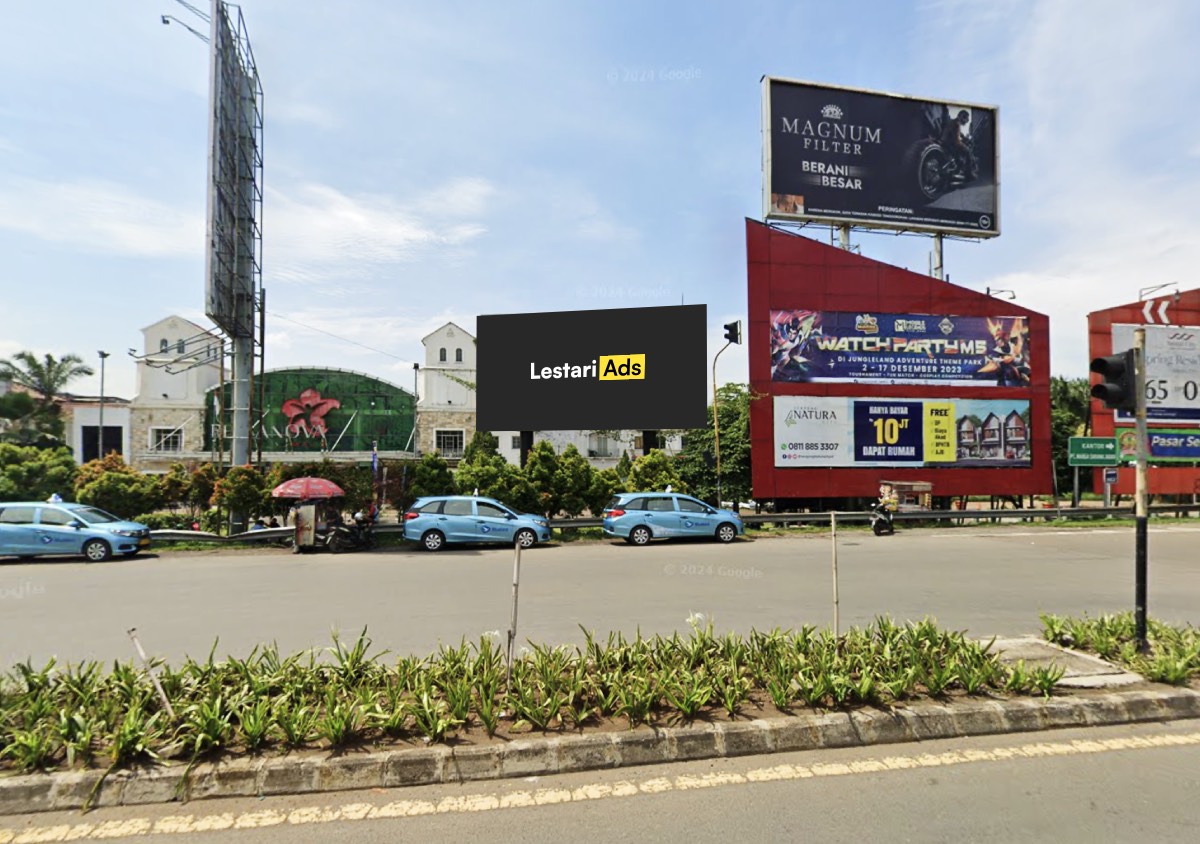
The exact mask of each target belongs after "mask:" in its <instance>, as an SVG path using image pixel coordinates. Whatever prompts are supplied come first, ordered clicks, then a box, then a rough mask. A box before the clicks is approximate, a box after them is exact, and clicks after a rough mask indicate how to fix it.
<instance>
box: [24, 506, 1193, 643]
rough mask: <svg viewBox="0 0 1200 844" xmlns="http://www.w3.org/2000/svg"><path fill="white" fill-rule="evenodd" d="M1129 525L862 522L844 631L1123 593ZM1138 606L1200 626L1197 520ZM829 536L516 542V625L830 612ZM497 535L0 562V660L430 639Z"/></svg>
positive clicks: (790, 622) (493, 570) (1078, 603)
mask: <svg viewBox="0 0 1200 844" xmlns="http://www.w3.org/2000/svg"><path fill="white" fill-rule="evenodd" d="M1133 543H1134V537H1133V530H1132V528H1118V529H1106V530H1091V529H1086V530H1081V529H1072V530H1065V529H1054V528H1052V527H1045V528H1043V527H1033V526H1006V527H996V528H980V529H975V528H958V529H941V530H938V529H922V530H916V529H914V530H904V529H901V530H900V531H899V532H898V533H897V534H896V535H895V536H892V537H875V536H872V535H870V534H869V533H866V532H864V531H856V532H842V533H839V538H838V544H837V548H838V569H839V599H840V605H839V611H840V624H841V627H842V629H843V630H844V629H845V628H847V627H848V626H850V625H861V624H865V623H868V622H870V621H871V620H872V619H873V618H874V617H875V616H876V615H881V614H889V615H891V616H892V617H893V618H894V619H897V620H908V619H919V618H922V617H925V616H931V617H934V618H936V619H937V621H938V622H939V623H940V624H942V625H943V626H946V627H950V628H954V629H960V630H966V631H968V633H969V634H970V635H973V636H978V637H988V636H991V635H1021V634H1026V633H1031V632H1036V631H1038V630H1039V629H1040V622H1039V619H1038V614H1039V613H1040V612H1043V611H1044V612H1052V613H1058V614H1082V613H1084V612H1087V613H1091V614H1097V613H1102V612H1117V611H1122V610H1128V609H1132V608H1133V595H1134V584H1133V551H1134V548H1133ZM1149 548H1150V592H1149V608H1150V614H1151V616H1152V617H1155V618H1161V619H1164V620H1168V621H1174V622H1187V623H1191V624H1194V625H1200V553H1198V551H1197V549H1198V548H1200V528H1195V527H1187V526H1181V527H1175V526H1171V527H1157V526H1156V527H1154V528H1152V529H1151V532H1150V541H1149ZM831 561H832V543H831V542H830V539H829V537H828V536H827V535H826V536H819V535H805V536H788V537H777V538H762V539H757V540H753V541H751V540H742V541H738V542H736V543H734V544H733V545H731V546H722V545H719V544H716V543H664V544H654V545H651V546H649V547H645V548H634V547H631V546H627V545H625V544H624V543H612V542H591V543H586V544H582V543H568V544H561V545H548V546H544V547H538V548H534V549H532V550H531V551H528V552H526V553H525V554H524V555H523V558H522V568H521V589H520V608H519V618H518V634H519V637H518V638H519V640H521V641H524V640H525V639H532V640H533V641H538V642H551V643H577V642H581V641H582V639H583V634H582V631H581V629H580V626H581V625H582V626H583V627H586V628H587V629H589V630H594V631H596V632H598V633H600V634H601V635H602V636H603V635H606V634H607V632H608V631H610V630H620V631H623V632H624V633H625V634H626V635H628V636H632V635H634V634H636V632H637V631H638V630H640V631H641V632H642V634H644V635H649V634H654V633H669V632H671V631H674V630H682V631H686V630H687V629H688V625H687V618H688V616H689V615H691V614H692V613H703V614H704V615H705V616H707V617H708V618H710V619H712V621H713V623H714V625H715V627H716V629H717V630H718V632H721V631H726V630H736V631H739V632H746V631H748V630H749V629H750V628H757V629H760V630H763V629H770V628H773V627H782V628H789V627H797V626H799V625H803V624H813V625H818V626H828V625H830V624H831V623H832V619H833V588H832V574H831V569H832V564H831ZM512 563H513V552H512V550H511V549H507V548H487V549H481V548H467V549H461V550H460V549H453V550H449V551H445V552H441V553H437V554H430V553H427V552H422V551H419V550H416V549H415V548H408V547H406V548H403V549H386V550H381V551H377V552H372V553H358V554H344V555H339V556H332V555H329V554H313V555H293V554H290V553H287V552H286V551H279V552H270V551H251V552H236V553H219V552H163V553H162V554H160V555H157V556H156V555H153V554H151V555H148V556H145V557H138V558H134V559H132V560H125V561H113V562H110V563H105V564H87V563H84V562H81V561H79V560H63V561H46V560H42V561H35V562H28V563H18V562H16V561H15V560H6V561H0V666H11V665H12V664H13V663H14V662H15V661H18V660H22V659H25V658H27V657H29V658H32V659H33V660H34V661H35V662H38V663H41V662H44V661H45V660H46V659H48V658H49V657H51V656H55V657H57V658H58V659H59V661H60V662H62V661H72V662H74V661H79V660H82V659H100V660H104V661H109V660H112V659H129V658H133V657H134V656H135V651H134V649H133V645H132V643H131V642H130V640H129V637H128V635H127V633H126V631H127V630H128V629H129V628H131V627H136V628H137V630H138V635H139V637H140V639H141V641H142V643H143V645H144V646H145V648H146V650H147V651H148V652H150V653H151V654H153V655H157V656H163V657H166V658H168V659H171V660H172V661H174V660H177V659H179V658H180V657H181V656H183V655H184V654H190V655H192V656H194V657H196V658H203V657H206V656H207V655H208V653H209V651H210V649H211V648H212V647H213V644H214V641H215V640H216V639H217V638H218V637H219V645H218V647H217V653H218V656H223V655H227V654H233V655H237V656H244V655H245V654H247V653H248V652H249V651H250V649H251V648H252V647H253V646H255V645H256V644H259V643H265V642H271V641H275V642H277V643H278V645H279V647H280V649H281V650H282V651H284V652H293V651H296V650H301V649H305V648H310V647H321V646H327V645H329V644H331V631H333V630H335V629H336V630H339V631H340V632H341V635H342V638H343V639H347V638H350V639H352V638H354V637H355V636H357V634H358V632H359V631H360V630H361V629H362V628H363V627H364V626H366V627H368V629H369V635H370V636H371V638H372V639H373V640H374V643H375V648H376V649H388V650H390V651H391V652H393V653H417V654H422V655H424V654H427V653H429V652H430V651H432V650H434V649H436V648H437V646H438V645H439V643H447V644H458V642H459V641H460V640H461V638H462V637H464V636H466V637H467V638H468V639H475V638H477V637H478V636H480V635H482V634H484V633H485V632H487V631H498V632H499V634H500V635H501V637H503V635H504V631H506V630H507V629H508V627H509V619H510V612H511V594H512V573H513V565H512Z"/></svg>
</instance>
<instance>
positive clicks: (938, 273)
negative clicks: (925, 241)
mask: <svg viewBox="0 0 1200 844" xmlns="http://www.w3.org/2000/svg"><path fill="white" fill-rule="evenodd" d="M930 275H932V276H933V277H934V278H936V279H939V280H945V278H946V268H945V266H944V265H943V264H942V233H941V232H938V233H937V234H935V235H934V236H933V272H932V273H930Z"/></svg>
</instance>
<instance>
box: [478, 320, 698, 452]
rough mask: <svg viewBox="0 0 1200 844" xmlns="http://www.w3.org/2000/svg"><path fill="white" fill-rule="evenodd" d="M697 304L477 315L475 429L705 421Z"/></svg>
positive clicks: (638, 426)
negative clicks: (476, 409) (476, 410)
mask: <svg viewBox="0 0 1200 844" xmlns="http://www.w3.org/2000/svg"><path fill="white" fill-rule="evenodd" d="M707 311H708V309H707V307H706V306H705V305H678V306H670V307H658V308H615V309H611V310H594V311H560V312H557V313H533V314H501V315H490V316H481V317H479V318H478V322H477V332H476V344H477V349H478V353H479V354H478V361H479V363H478V368H477V372H478V379H479V381H478V387H477V392H476V395H477V408H478V413H477V427H478V428H479V430H481V431H558V430H635V431H636V430H661V429H665V428H703V427H705V426H706V425H707V424H708V389H707V381H706V377H705V373H706V371H707V367H706V360H707V325H708V313H707Z"/></svg>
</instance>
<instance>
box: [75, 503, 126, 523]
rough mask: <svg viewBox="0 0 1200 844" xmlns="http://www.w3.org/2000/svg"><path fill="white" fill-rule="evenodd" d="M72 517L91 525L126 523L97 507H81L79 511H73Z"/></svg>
mask: <svg viewBox="0 0 1200 844" xmlns="http://www.w3.org/2000/svg"><path fill="white" fill-rule="evenodd" d="M71 515H72V516H75V517H76V518H77V519H80V520H82V521H85V522H87V523H88V524H89V525H103V524H107V523H108V522H120V521H124V520H123V519H118V518H117V517H116V516H114V515H113V514H112V513H105V512H104V511H103V510H98V509H96V508H95V507H80V508H79V509H78V510H72V511H71Z"/></svg>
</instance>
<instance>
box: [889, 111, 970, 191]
mask: <svg viewBox="0 0 1200 844" xmlns="http://www.w3.org/2000/svg"><path fill="white" fill-rule="evenodd" d="M935 126H936V128H937V129H938V130H939V131H940V127H941V123H940V122H939V123H937V124H935ZM982 126H983V120H982V118H981V119H979V120H978V121H977V122H975V123H973V124H972V126H971V133H970V134H969V135H964V136H963V139H962V140H963V145H964V146H965V147H966V150H965V154H959V155H956V154H955V153H954V152H953V151H952V150H951V149H949V148H947V147H946V146H945V145H944V144H943V143H942V141H941V138H940V135H939V134H931V135H930V136H929V137H926V138H922V139H921V140H920V141H918V142H917V143H915V144H914V145H913V146H912V147H911V148H910V149H909V150H908V152H907V154H906V155H905V157H904V173H905V174H906V178H907V179H909V180H911V181H910V182H909V183H910V185H911V186H912V188H913V189H914V191H913V192H914V193H915V194H916V196H917V198H919V199H923V200H924V201H926V202H932V201H933V200H935V199H937V198H938V197H940V196H942V195H943V194H947V193H949V192H950V191H952V190H956V189H958V188H961V187H963V186H964V185H967V184H970V183H971V182H974V181H975V180H976V179H978V178H979V160H978V159H977V158H976V157H975V136H976V135H977V134H978V133H979V132H980V131H982Z"/></svg>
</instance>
